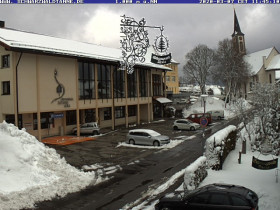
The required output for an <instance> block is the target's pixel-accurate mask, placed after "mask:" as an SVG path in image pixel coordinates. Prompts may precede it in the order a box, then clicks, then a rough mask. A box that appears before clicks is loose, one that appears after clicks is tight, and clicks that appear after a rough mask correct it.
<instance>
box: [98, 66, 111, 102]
mask: <svg viewBox="0 0 280 210" xmlns="http://www.w3.org/2000/svg"><path fill="white" fill-rule="evenodd" d="M97 84H98V87H97V89H98V98H99V99H111V98H112V91H111V65H107V64H97Z"/></svg>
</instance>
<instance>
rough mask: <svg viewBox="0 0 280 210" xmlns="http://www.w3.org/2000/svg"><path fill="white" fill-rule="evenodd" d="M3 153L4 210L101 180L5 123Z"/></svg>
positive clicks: (0, 201) (0, 130)
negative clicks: (70, 163) (75, 166)
mask: <svg viewBox="0 0 280 210" xmlns="http://www.w3.org/2000/svg"><path fill="white" fill-rule="evenodd" d="M0 154H1V162H0V209H1V210H5V209H22V208H32V207H34V204H35V203H36V202H39V201H43V200H49V199H52V198H54V197H56V196H59V197H62V196H65V195H66V194H68V193H71V192H75V191H79V190H81V189H83V188H85V187H86V186H88V185H90V184H91V183H93V181H96V179H97V178H96V177H94V173H85V172H82V171H79V170H78V169H76V168H74V167H72V166H71V165H69V164H68V163H67V162H66V161H65V159H63V158H61V157H60V156H59V155H58V154H57V153H56V151H55V150H54V149H51V148H48V147H46V146H45V145H44V144H43V143H41V142H39V141H38V140H37V139H36V138H35V137H34V136H32V135H30V134H28V133H27V132H25V131H24V130H19V129H18V128H17V127H15V126H14V125H12V124H7V123H5V122H3V123H0ZM95 178H96V179H95ZM100 181H101V180H99V182H100ZM95 183H96V182H95Z"/></svg>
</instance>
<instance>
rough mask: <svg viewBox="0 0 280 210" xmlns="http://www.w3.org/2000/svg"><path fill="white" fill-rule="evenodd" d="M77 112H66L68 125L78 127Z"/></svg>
mask: <svg viewBox="0 0 280 210" xmlns="http://www.w3.org/2000/svg"><path fill="white" fill-rule="evenodd" d="M76 124H77V120H76V111H75V110H71V111H67V112H66V125H76Z"/></svg>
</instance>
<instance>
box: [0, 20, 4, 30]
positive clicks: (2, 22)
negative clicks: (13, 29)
mask: <svg viewBox="0 0 280 210" xmlns="http://www.w3.org/2000/svg"><path fill="white" fill-rule="evenodd" d="M0 28H5V21H2V20H0Z"/></svg>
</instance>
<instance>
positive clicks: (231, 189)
mask: <svg viewBox="0 0 280 210" xmlns="http://www.w3.org/2000/svg"><path fill="white" fill-rule="evenodd" d="M258 201H259V199H258V196H257V194H256V193H255V192H253V191H252V190H250V189H248V188H245V187H242V186H238V185H228V184H210V185H206V186H204V187H201V188H198V189H196V190H193V191H190V192H189V193H184V192H175V193H171V194H167V195H165V196H164V197H162V198H161V199H160V200H159V203H157V204H156V205H155V209H157V210H168V209H170V210H171V209H176V210H179V209H193V210H200V209H212V210H214V209H223V210H227V209H232V210H233V209H234V210H235V209H236V210H237V209H238V210H239V209H242V210H247V209H248V210H257V209H258Z"/></svg>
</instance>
